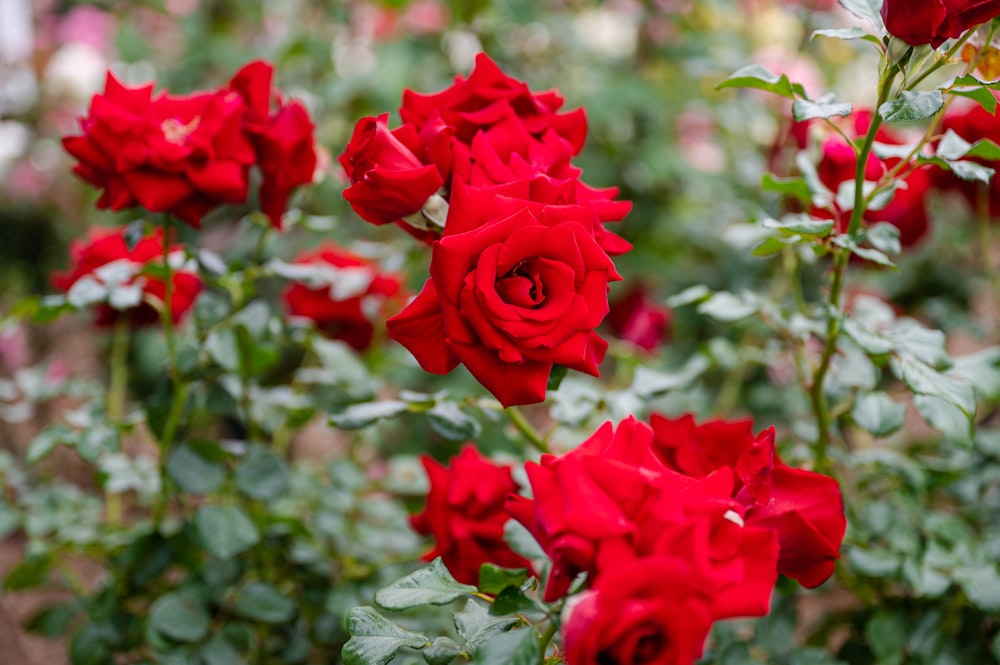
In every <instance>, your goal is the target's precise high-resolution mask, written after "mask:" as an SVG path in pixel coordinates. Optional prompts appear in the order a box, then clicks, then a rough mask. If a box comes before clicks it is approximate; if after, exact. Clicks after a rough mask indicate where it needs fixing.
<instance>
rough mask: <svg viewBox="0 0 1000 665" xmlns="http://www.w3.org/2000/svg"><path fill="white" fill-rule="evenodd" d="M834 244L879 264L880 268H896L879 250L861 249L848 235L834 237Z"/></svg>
mask: <svg viewBox="0 0 1000 665" xmlns="http://www.w3.org/2000/svg"><path fill="white" fill-rule="evenodd" d="M833 244H835V245H837V246H839V247H843V248H844V249H846V250H849V251H850V252H851V254H854V255H856V256H859V257H860V258H862V259H865V260H867V261H871V262H872V263H877V264H878V265H880V266H885V267H886V268H893V269H897V268H896V264H895V263H893V262H892V260H890V259H889V257H888V256H886V255H885V254H884V253H882V252H880V251H878V250H877V249H868V248H867V247H861V246H859V245H858V243H856V242H855V241H854V240H853V239H852V238H851V237H850V236H849V235H847V234H846V233H845V234H843V235H838V236H834V237H833Z"/></svg>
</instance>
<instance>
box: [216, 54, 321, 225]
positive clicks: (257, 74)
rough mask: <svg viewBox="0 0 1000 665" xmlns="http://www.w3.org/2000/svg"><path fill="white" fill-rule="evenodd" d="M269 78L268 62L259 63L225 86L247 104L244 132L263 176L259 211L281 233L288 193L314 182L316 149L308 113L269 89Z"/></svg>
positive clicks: (272, 69)
mask: <svg viewBox="0 0 1000 665" xmlns="http://www.w3.org/2000/svg"><path fill="white" fill-rule="evenodd" d="M273 74H274V67H273V66H272V65H271V64H270V63H267V62H264V61H262V60H257V61H254V62H251V63H249V64H248V65H246V66H244V67H243V68H242V69H240V71H238V72H237V73H236V75H235V76H233V78H232V80H230V82H229V86H230V88H232V89H233V90H235V91H236V92H238V93H239V94H240V96H241V97H242V98H243V99H244V101H245V102H246V105H247V112H246V115H245V117H244V121H243V129H244V131H245V132H246V133H247V134H248V135H249V137H250V142H251V144H252V145H253V149H254V153H255V156H256V164H257V168H258V169H260V173H261V183H260V207H261V210H263V211H264V214H266V215H267V216H268V218H269V219H270V220H271V224H273V225H274V226H275V227H276V228H279V229H280V228H281V217H282V215H283V214H284V212H285V208H286V206H287V205H288V198H289V196H291V193H292V191H293V190H294V189H295V188H296V187H299V186H300V185H306V184H308V183H310V182H312V179H313V174H314V172H315V171H316V147H315V139H314V138H313V123H312V120H311V119H310V117H309V112H308V111H306V109H305V107H304V106H303V105H302V104H301V103H299V102H298V101H288V102H286V101H284V100H283V99H282V95H281V93H280V92H279V91H277V90H276V89H273V88H272V87H271V78H272V76H273ZM272 100H273V101H274V105H275V106H276V108H275V109H274V111H272V110H271V108H272Z"/></svg>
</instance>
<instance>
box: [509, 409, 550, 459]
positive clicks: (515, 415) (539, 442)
mask: <svg viewBox="0 0 1000 665" xmlns="http://www.w3.org/2000/svg"><path fill="white" fill-rule="evenodd" d="M504 411H505V412H506V413H507V415H508V416H510V422H511V423H512V424H513V425H514V427H516V428H517V430H518V431H519V432H520V433H521V434H523V435H524V438H526V439H527V440H528V441H530V442H531V444H532V445H533V446H535V448H537V449H538V450H540V451H542V452H543V453H548V452H550V451H549V444H548V443H546V441H545V439H543V438H542V435H541V434H539V433H538V430H536V429H535V428H534V427H533V426H532V424H531V423H530V422H528V419H527V418H525V417H524V414H523V413H521V410H520V409H519V408H517V407H516V406H508V407H507V408H506V409H504Z"/></svg>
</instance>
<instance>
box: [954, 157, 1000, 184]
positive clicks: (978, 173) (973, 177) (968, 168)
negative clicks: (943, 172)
mask: <svg viewBox="0 0 1000 665" xmlns="http://www.w3.org/2000/svg"><path fill="white" fill-rule="evenodd" d="M948 168H949V169H951V172H952V173H954V174H955V175H957V176H958V177H959V178H961V179H962V180H968V181H970V182H981V183H983V184H984V185H988V184H990V182H991V181H992V180H993V176H994V175H995V174H996V170H995V169H991V168H990V167H988V166H983V165H982V164H977V163H976V162H965V161H955V162H948Z"/></svg>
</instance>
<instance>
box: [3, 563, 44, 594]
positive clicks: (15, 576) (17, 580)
mask: <svg viewBox="0 0 1000 665" xmlns="http://www.w3.org/2000/svg"><path fill="white" fill-rule="evenodd" d="M51 567H52V556H51V555H48V554H43V555H35V556H28V557H25V558H24V559H23V560H22V561H21V562H20V563H18V564H17V565H16V566H14V568H13V569H11V571H10V572H8V573H7V577H5V578H4V581H3V588H4V590H5V591H23V590H24V589H32V588H35V587H40V586H42V585H43V584H45V581H46V580H47V579H48V577H49V569H50V568H51Z"/></svg>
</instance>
